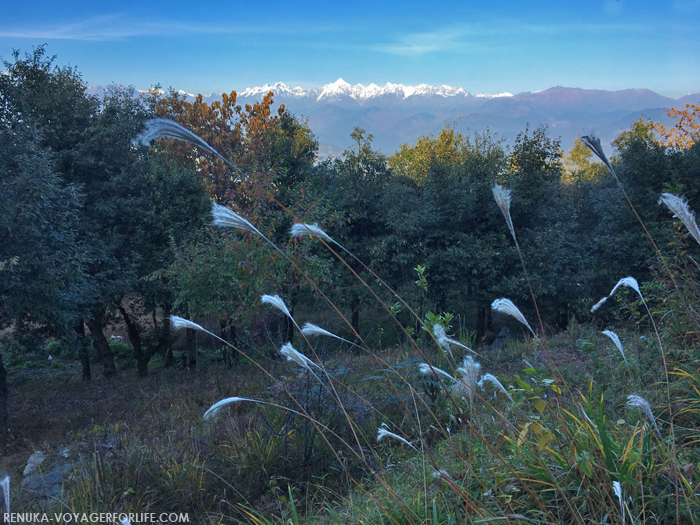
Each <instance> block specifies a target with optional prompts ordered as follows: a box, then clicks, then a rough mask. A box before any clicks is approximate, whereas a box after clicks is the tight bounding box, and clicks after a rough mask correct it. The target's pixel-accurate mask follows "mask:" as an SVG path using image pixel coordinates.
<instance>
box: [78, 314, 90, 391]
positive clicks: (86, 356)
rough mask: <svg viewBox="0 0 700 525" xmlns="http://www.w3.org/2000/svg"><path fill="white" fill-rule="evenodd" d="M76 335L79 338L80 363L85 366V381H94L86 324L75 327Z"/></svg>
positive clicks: (81, 323)
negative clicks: (86, 338)
mask: <svg viewBox="0 0 700 525" xmlns="http://www.w3.org/2000/svg"><path fill="white" fill-rule="evenodd" d="M75 333H76V335H77V336H78V337H77V340H78V345H79V348H78V351H79V352H80V363H81V364H82V365H83V381H92V370H91V369H90V348H88V345H87V341H86V340H85V323H83V322H82V321H81V322H80V323H79V324H77V325H76V326H75Z"/></svg>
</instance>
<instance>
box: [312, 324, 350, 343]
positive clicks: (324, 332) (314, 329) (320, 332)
mask: <svg viewBox="0 0 700 525" xmlns="http://www.w3.org/2000/svg"><path fill="white" fill-rule="evenodd" d="M301 333H302V334H304V335H305V336H306V337H311V336H316V335H324V336H326V337H334V338H335V339H340V340H341V341H345V342H346V343H350V344H351V345H354V344H355V343H353V342H351V341H348V340H347V339H343V338H342V337H340V336H339V335H335V334H334V333H332V332H329V331H328V330H324V329H323V328H321V327H320V326H318V325H315V324H312V323H304V326H302V327H301Z"/></svg>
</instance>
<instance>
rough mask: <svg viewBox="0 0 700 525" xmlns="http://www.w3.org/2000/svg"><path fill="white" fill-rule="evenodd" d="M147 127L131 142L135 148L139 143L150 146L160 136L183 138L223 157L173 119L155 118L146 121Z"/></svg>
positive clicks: (184, 140)
mask: <svg viewBox="0 0 700 525" xmlns="http://www.w3.org/2000/svg"><path fill="white" fill-rule="evenodd" d="M145 127H146V129H144V130H143V131H142V132H141V133H139V134H138V135H137V136H136V138H135V139H134V140H132V141H131V144H132V145H133V146H134V147H135V148H136V147H138V146H139V144H141V145H143V146H149V145H150V144H151V142H153V141H154V140H156V139H160V138H165V139H175V140H182V141H183V142H190V143H192V144H195V145H196V146H200V147H202V148H204V149H205V150H207V151H208V152H209V153H212V154H213V155H216V156H217V157H221V155H220V154H219V152H218V151H216V150H215V149H214V148H212V147H211V146H210V145H209V144H207V143H206V142H204V140H202V139H201V138H200V137H198V136H197V135H195V134H194V133H192V132H191V131H190V130H188V129H187V128H185V127H183V126H181V125H180V124H178V123H177V122H175V121H173V120H168V119H164V118H154V119H151V120H148V121H146V123H145ZM224 160H226V159H224Z"/></svg>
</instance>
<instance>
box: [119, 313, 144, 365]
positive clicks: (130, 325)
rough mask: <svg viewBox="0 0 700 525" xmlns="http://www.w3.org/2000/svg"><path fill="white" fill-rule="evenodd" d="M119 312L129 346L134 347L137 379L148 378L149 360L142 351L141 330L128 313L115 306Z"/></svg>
mask: <svg viewBox="0 0 700 525" xmlns="http://www.w3.org/2000/svg"><path fill="white" fill-rule="evenodd" d="M117 308H119V312H120V313H121V314H122V317H123V318H124V323H125V324H126V330H127V332H128V333H129V341H131V346H133V347H134V356H135V357H136V370H137V373H138V376H139V377H146V376H148V362H149V361H150V360H151V356H150V355H146V353H145V352H144V351H143V345H142V344H141V330H140V329H139V325H138V324H136V323H135V322H134V321H133V320H132V319H131V317H130V316H129V313H128V312H127V311H126V308H124V307H123V306H122V305H121V304H117Z"/></svg>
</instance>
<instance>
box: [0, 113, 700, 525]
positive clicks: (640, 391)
mask: <svg viewBox="0 0 700 525" xmlns="http://www.w3.org/2000/svg"><path fill="white" fill-rule="evenodd" d="M149 130H150V133H153V132H154V129H153V127H152V126H151V127H150V128H149ZM168 130H169V131H168V133H170V134H169V135H167V136H169V137H173V136H175V135H173V133H174V132H173V128H172V125H169V127H168ZM176 135H177V134H176ZM182 136H183V137H184V136H188V135H182ZM176 138H181V137H179V136H177V137H176ZM187 140H191V138H188V139H187ZM497 197H498V196H497ZM506 204H507V203H505V201H504V202H503V203H501V204H499V205H501V208H502V210H503V212H504V216H505V218H506V221H507V222H508V226H509V228H510V230H511V234H512V236H513V240H514V241H515V242H516V244H517V240H516V236H515V232H514V230H513V227H512V223H511V222H510V221H509V211H508V206H506ZM219 208H221V207H218V208H216V207H215V210H216V213H217V214H218V215H222V214H227V213H229V212H228V211H226V210H225V209H224V210H221V209H219ZM226 216H227V217H228V215H226ZM228 220H229V222H230V223H231V224H230V225H231V226H233V227H237V228H243V229H244V230H245V231H247V232H248V233H247V235H249V234H251V233H252V234H259V232H258V231H257V230H255V229H254V228H252V226H250V223H249V222H247V221H246V220H245V219H243V218H242V217H240V216H237V215H236V216H235V217H229V219H228ZM227 225H228V224H227ZM241 225H242V226H241ZM251 228H252V229H251ZM308 231H309V232H310V234H311V235H309V234H307V233H306V232H305V233H304V235H305V236H313V237H316V238H317V239H316V240H317V241H321V242H323V243H324V244H325V245H326V247H328V248H331V246H330V244H333V241H332V240H330V238H329V237H327V236H324V234H323V232H320V231H311V230H308ZM264 240H265V241H266V242H267V243H270V244H272V242H271V241H270V240H269V239H267V238H264ZM307 242H308V241H307ZM311 242H314V241H311ZM273 248H274V249H275V250H277V251H278V252H279V253H280V254H282V256H285V257H286V255H285V253H284V252H283V251H281V250H279V249H278V248H277V247H276V246H274V244H273ZM518 251H519V247H518ZM334 253H335V252H334ZM336 255H337V254H336ZM521 262H522V264H523V271H524V272H525V274H526V275H527V273H526V272H527V269H526V268H525V264H524V261H523V260H522V257H521ZM290 263H292V264H293V265H294V266H295V268H297V269H298V267H297V266H296V265H295V264H294V263H293V261H291V260H290ZM664 265H665V266H666V268H669V267H668V265H666V262H665V261H664ZM348 268H349V267H348ZM299 271H300V272H301V270H299ZM351 271H352V270H351ZM669 272H670V270H669ZM302 273H303V272H302ZM353 273H354V272H353ZM304 277H305V278H307V279H308V276H306V275H304ZM670 277H671V281H672V282H673V283H674V286H675V289H676V292H677V293H679V294H680V295H681V296H682V297H683V306H684V308H682V309H677V310H674V316H673V319H674V322H675V323H682V322H686V323H689V324H692V323H693V322H695V319H694V318H686V319H685V321H681V320H679V319H683V316H684V312H690V310H689V308H687V304H688V302H689V301H697V299H698V297H697V296H696V295H695V296H691V297H687V296H684V295H683V294H682V290H681V289H680V288H679V285H678V281H677V280H676V279H675V277H674V275H670ZM358 279H359V277H358ZM309 281H311V280H310V279H309ZM623 281H624V280H623ZM623 281H621V283H622V284H626V285H627V286H630V284H627V283H628V282H631V281H624V282H623ZM378 282H379V284H381V286H382V287H385V288H387V287H386V285H385V284H384V283H383V282H382V281H378ZM687 282H691V283H692V284H694V280H692V279H691V280H690V281H688V280H687V279H685V280H683V281H681V283H687ZM311 283H312V286H314V287H316V289H317V290H318V291H319V292H320V294H321V295H323V294H322V292H321V290H320V289H319V288H318V286H317V285H316V283H313V281H311ZM362 283H363V285H365V284H364V281H362ZM634 285H635V291H636V292H639V297H640V298H641V302H642V306H643V308H644V310H642V309H641V308H638V306H639V305H636V306H635V304H634V302H633V301H634V300H636V297H634V298H633V299H632V300H630V299H629V298H625V299H619V304H620V305H621V308H625V309H628V310H629V311H631V312H632V313H633V314H634V315H642V316H643V315H646V319H647V320H652V321H654V319H655V316H658V317H659V319H664V318H665V316H664V315H658V314H659V312H658V311H654V312H653V311H652V309H649V308H647V304H646V302H645V300H644V297H643V294H642V293H641V292H640V291H639V289H638V288H636V282H635V283H634ZM365 286H366V285H365ZM367 288H368V290H369V291H370V292H371V293H372V295H374V297H375V298H377V299H379V296H378V295H377V293H376V292H375V291H374V290H373V289H371V287H369V286H367ZM616 288H617V287H616ZM614 291H615V290H613V292H614ZM669 293H671V294H672V293H674V292H672V291H671V292H669ZM613 295H614V294H613V293H611V294H610V297H611V298H612V297H613ZM618 295H619V293H618ZM323 297H324V298H325V296H323ZM615 297H617V296H615ZM533 298H534V294H533ZM611 300H612V299H611ZM616 300H618V299H616ZM499 301H500V302H499ZM499 301H495V302H494V308H495V309H499V308H500V309H501V310H505V311H506V312H507V313H508V314H509V315H511V316H513V317H515V318H516V319H517V320H518V321H519V322H521V323H522V324H523V325H525V326H527V327H528V328H530V324H529V323H528V321H527V320H526V319H525V318H524V317H523V316H522V314H521V313H520V312H519V311H518V310H517V308H515V306H514V305H512V303H510V302H507V301H506V300H505V299H503V300H499ZM263 302H269V303H270V304H272V305H273V306H274V307H276V308H278V309H280V310H282V311H283V312H284V313H285V315H287V316H289V317H291V314H290V313H289V312H288V310H287V309H286V307H285V306H284V304H283V303H282V302H281V299H279V298H276V297H271V296H263ZM380 303H381V307H382V308H383V310H384V311H385V312H386V313H387V314H388V316H389V317H390V318H393V317H394V315H393V313H392V310H391V308H390V307H388V306H387V305H385V304H384V303H383V302H381V301H380ZM663 304H665V303H663V302H659V303H658V305H663ZM331 307H332V308H334V309H335V310H336V312H337V313H340V312H339V310H337V308H336V307H335V306H334V305H332V303H331ZM652 308H654V307H653V306H652ZM656 308H662V306H657V307H656ZM639 312H641V314H640V313H639ZM431 315H432V317H429V316H426V319H425V320H423V319H418V321H420V323H421V325H422V328H425V327H426V324H429V325H430V326H434V325H435V323H437V322H438V318H437V317H436V316H435V314H431ZM687 315H688V316H689V315H690V314H689V313H688V314H687ZM341 317H342V316H341ZM343 320H344V321H345V322H347V320H345V319H344V318H343ZM298 321H300V322H301V321H306V319H299V320H298ZM294 322H295V324H296V322H297V320H294ZM441 322H443V323H445V324H447V326H444V328H445V329H447V330H449V329H450V327H449V322H448V321H446V318H445V317H444V316H443V317H442V321H441ZM177 323H180V324H182V323H184V324H186V323H187V322H186V321H182V320H178V321H177ZM348 325H349V323H348ZM397 325H398V329H399V330H400V331H401V332H403V334H404V336H405V339H404V341H405V342H404V344H403V345H402V346H396V347H392V348H381V347H376V346H375V347H373V346H370V345H368V344H367V342H366V341H363V340H362V338H361V337H360V335H361V334H357V333H355V334H354V336H355V337H356V338H357V340H358V346H359V348H361V351H357V350H356V349H355V350H353V351H349V346H348V344H347V343H345V342H344V341H342V340H341V341H338V340H336V339H332V344H329V343H327V342H326V343H324V344H328V345H329V346H328V350H327V351H326V352H324V353H322V354H321V353H320V352H318V348H319V347H318V346H317V345H316V344H313V343H312V342H310V341H309V340H308V339H306V337H305V336H304V335H302V339H299V340H297V341H296V342H295V345H294V346H292V345H289V344H285V345H284V346H282V352H281V354H280V355H279V356H278V359H266V360H259V359H258V360H256V359H255V358H251V357H249V356H247V355H246V354H244V353H243V352H241V353H242V354H243V356H244V357H246V358H247V360H246V359H243V360H241V363H242V364H241V365H240V366H239V367H237V368H236V369H235V371H222V370H219V369H217V368H216V367H212V366H210V367H209V368H207V366H206V365H205V364H203V365H202V366H199V365H198V370H197V372H196V373H194V372H185V371H178V370H172V369H171V370H168V369H164V368H156V370H155V373H153V374H152V375H151V376H150V377H149V378H148V379H147V380H146V381H144V382H134V381H133V379H131V378H128V379H125V378H121V379H119V378H115V379H110V380H109V381H106V382H104V383H95V384H88V385H85V384H82V383H76V382H73V383H72V384H71V385H70V387H69V388H65V386H64V385H63V381H65V378H66V377H67V376H66V374H69V373H71V372H72V373H75V372H74V371H72V370H71V367H72V365H71V364H70V362H69V361H66V362H62V364H61V366H56V365H52V366H51V367H50V368H44V369H41V370H22V369H16V370H14V371H12V372H11V374H10V378H9V382H10V386H11V388H14V389H15V391H20V392H23V393H24V394H25V396H24V398H23V399H24V400H25V403H26V405H25V406H24V407H21V408H20V409H19V410H12V413H13V414H15V416H14V417H15V419H14V420H13V421H11V425H13V428H15V429H17V430H16V436H15V442H14V443H13V447H12V449H13V450H14V454H13V455H11V456H5V457H3V459H2V462H3V463H2V464H0V467H4V468H5V469H7V470H8V471H11V472H13V473H16V472H17V470H18V469H19V468H20V467H21V466H22V461H24V459H25V458H26V457H27V456H28V455H29V453H31V452H32V451H33V450H34V449H38V448H44V449H52V448H55V447H59V446H60V447H63V448H65V447H66V446H67V447H68V448H69V450H70V451H71V454H72V455H73V456H72V457H73V458H74V462H75V465H76V466H75V468H74V470H73V474H72V476H71V478H70V479H69V480H68V482H67V483H66V484H65V490H66V492H65V494H64V495H63V496H61V497H59V498H58V499H56V500H50V501H35V500H28V499H26V500H23V499H22V496H21V495H20V496H19V497H18V498H17V499H16V500H15V501H16V503H14V504H13V507H14V508H26V509H29V508H36V507H39V508H41V509H42V510H53V511H60V510H63V511H67V510H73V511H79V512H83V511H84V512H99V511H104V510H105V509H110V510H112V511H119V512H150V511H157V512H169V511H173V512H175V511H177V512H188V513H190V514H191V516H192V519H193V520H196V522H197V523H228V522H250V523H260V524H266V523H285V524H286V523H302V522H303V523H319V524H331V523H333V524H335V523H381V524H384V523H386V524H397V525H399V524H404V523H406V524H433V525H435V524H443V523H444V524H452V523H454V524H457V523H496V522H497V523H577V524H581V525H582V524H588V523H600V524H603V523H621V524H625V523H644V524H647V523H649V524H651V523H697V522H700V500H699V499H698V496H697V495H696V493H695V492H696V490H697V489H696V488H695V486H696V485H697V483H700V474H699V473H698V472H697V470H698V461H699V460H700V446H698V445H699V443H700V440H699V439H697V432H698V431H697V426H698V425H697V423H698V416H699V414H700V410H699V409H698V407H700V360H698V359H697V357H696V355H697V352H696V350H697V349H696V347H694V346H693V343H689V346H685V347H683V348H680V347H679V346H678V343H677V341H678V339H679V338H678V334H677V333H676V331H673V330H670V329H669V327H665V326H663V325H662V326H661V331H659V330H658V329H657V325H656V324H655V323H652V328H651V329H645V330H646V331H645V332H640V331H639V329H640V328H639V327H640V326H642V325H639V324H638V325H636V326H635V325H633V324H630V325H628V327H627V329H626V330H616V333H617V335H618V336H619V337H620V343H621V345H622V346H623V351H624V356H625V359H626V362H625V360H623V354H622V353H621V352H620V350H619V348H617V346H616V345H615V344H613V341H611V339H610V338H609V337H606V336H605V335H604V334H603V333H602V332H601V331H599V330H598V329H594V328H592V327H587V326H580V325H577V324H576V323H572V324H571V325H570V326H569V328H568V329H567V330H566V331H564V332H562V333H560V334H549V335H550V337H545V335H546V334H544V333H543V332H544V331H543V324H542V321H541V320H539V325H540V327H541V333H540V336H538V335H537V334H536V333H535V332H534V331H532V329H531V328H530V332H532V333H531V336H530V334H525V335H524V336H523V338H522V339H520V340H515V341H512V342H511V343H510V344H508V345H506V346H505V347H503V348H501V349H499V350H498V351H496V352H493V353H490V352H487V349H486V348H485V347H481V348H475V349H474V350H476V351H477V352H478V354H479V357H478V358H477V359H478V361H479V362H480V364H481V370H480V372H479V368H478V367H477V366H476V364H474V363H471V362H468V361H466V360H465V361H462V360H463V358H464V357H465V354H467V353H469V352H470V351H469V350H468V349H467V348H466V347H465V345H464V342H460V341H455V340H454V339H450V335H451V334H449V333H448V334H447V335H445V334H443V333H442V332H440V331H439V330H438V331H437V332H435V335H436V337H433V333H434V330H424V331H422V330H420V328H419V330H416V334H417V337H409V334H408V332H407V331H406V330H405V327H404V326H402V325H401V323H397ZM189 326H191V327H193V328H197V329H199V328H201V327H197V326H196V325H194V326H192V325H191V324H190V325H189ZM205 331H206V330H205ZM314 335H319V333H318V330H316V331H315V334H314ZM321 336H323V334H321ZM437 339H439V340H440V341H441V342H443V343H445V342H449V344H450V346H451V348H450V350H451V354H450V352H447V351H446V349H445V348H444V347H442V346H440V345H439V344H438V341H437ZM469 344H473V342H472V341H470V343H469ZM467 346H468V345H467ZM234 349H235V348H234ZM235 350H237V349H235ZM470 355H471V354H470ZM282 357H286V358H287V360H286V361H284V360H282ZM470 358H471V357H470ZM59 359H60V358H56V359H55V360H56V361H57V362H58V360H59ZM422 363H429V364H430V366H432V367H436V368H441V369H443V370H444V371H445V372H446V373H445V374H436V373H434V372H433V373H431V369H430V367H426V366H425V365H423V367H422V371H423V373H421V364H422ZM460 364H462V366H461V367H460V366H459V365H460ZM62 368H63V369H64V370H62ZM487 373H488V374H493V376H495V378H497V379H498V381H500V383H501V384H502V385H503V387H504V388H505V389H506V390H507V395H505V394H504V393H503V392H501V391H500V390H499V389H497V388H493V384H494V383H493V382H489V383H488V384H487V383H483V384H485V385H486V386H485V388H483V389H481V388H478V387H476V385H477V384H478V383H477V381H478V379H479V378H480V377H483V375H484V374H487ZM47 389H48V390H49V391H50V390H51V389H55V390H56V392H55V396H47ZM632 394H634V396H638V397H630V396H631V395H632ZM232 397H236V398H245V400H241V401H240V402H235V403H231V404H228V405H227V406H225V407H223V408H222V409H221V410H220V411H219V412H218V413H217V416H218V418H213V419H212V420H211V421H205V420H203V418H202V415H203V414H204V413H205V411H206V410H207V409H208V408H209V407H211V406H212V405H213V404H214V403H216V402H218V401H219V400H221V399H225V398H232ZM52 399H53V400H54V401H51V400H52ZM674 420H675V424H674ZM39 435H41V436H43V437H42V438H41V439H42V441H41V442H34V441H32V440H31V438H30V436H39ZM47 466H48V465H47ZM15 475H16V474H15Z"/></svg>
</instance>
